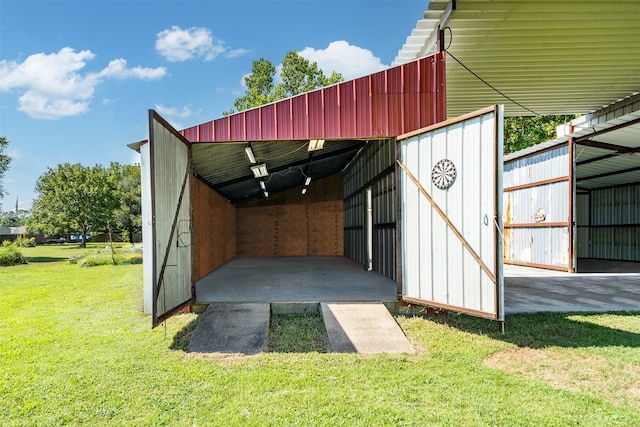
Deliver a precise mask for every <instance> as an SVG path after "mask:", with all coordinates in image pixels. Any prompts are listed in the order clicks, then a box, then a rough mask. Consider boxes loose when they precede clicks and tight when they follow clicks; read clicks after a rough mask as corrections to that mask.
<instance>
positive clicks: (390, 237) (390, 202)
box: [344, 139, 397, 280]
mask: <svg viewBox="0 0 640 427" xmlns="http://www.w3.org/2000/svg"><path fill="white" fill-rule="evenodd" d="M395 161H396V145H395V140H393V139H386V140H375V141H369V142H367V145H366V146H365V147H364V148H363V149H362V150H361V151H360V152H359V153H358V154H357V155H356V157H355V158H354V159H353V160H352V161H351V163H350V164H349V166H347V167H346V168H345V170H344V205H345V223H344V225H345V227H344V229H345V231H344V233H345V255H346V256H347V257H349V258H351V259H352V260H354V261H357V262H359V263H361V264H363V265H368V259H367V258H368V255H367V253H366V252H367V250H366V247H365V221H364V215H365V204H364V194H365V192H366V190H367V189H369V188H370V189H371V196H372V222H373V224H372V228H373V230H372V232H373V242H372V246H373V247H372V249H373V253H372V254H370V255H371V257H372V261H373V271H376V272H378V273H380V274H382V275H383V276H386V277H389V278H390V279H393V280H396V277H397V272H396V209H397V195H396V174H395Z"/></svg>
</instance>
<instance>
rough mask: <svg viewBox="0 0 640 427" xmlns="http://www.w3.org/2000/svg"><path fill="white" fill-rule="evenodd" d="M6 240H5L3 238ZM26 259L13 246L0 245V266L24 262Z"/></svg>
mask: <svg viewBox="0 0 640 427" xmlns="http://www.w3.org/2000/svg"><path fill="white" fill-rule="evenodd" d="M5 242H7V240H5ZM25 262H26V261H25V259H24V258H23V257H22V254H21V253H20V252H19V251H18V249H16V247H15V246H13V245H11V244H9V245H4V244H3V245H2V246H1V247H0V266H3V267H7V266H10V265H19V264H24V263H25Z"/></svg>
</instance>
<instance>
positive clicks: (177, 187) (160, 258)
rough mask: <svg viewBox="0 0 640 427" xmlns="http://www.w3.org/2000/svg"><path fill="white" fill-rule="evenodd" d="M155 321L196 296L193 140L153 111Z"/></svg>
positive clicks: (150, 154)
mask: <svg viewBox="0 0 640 427" xmlns="http://www.w3.org/2000/svg"><path fill="white" fill-rule="evenodd" d="M149 158H150V170H151V218H152V219H151V223H152V224H151V225H152V240H153V243H152V245H151V246H152V252H153V257H152V261H153V269H152V271H153V272H152V276H153V279H152V281H153V295H152V298H153V308H152V318H153V319H152V326H153V327H156V326H157V325H158V324H159V323H161V322H162V321H163V320H165V319H167V318H168V317H171V316H172V315H173V314H174V313H176V312H177V311H179V310H180V309H182V308H184V307H185V306H187V305H189V304H192V303H193V302H194V301H195V285H194V282H193V253H192V250H193V245H192V243H193V242H192V238H193V233H192V207H191V179H192V171H191V144H190V143H189V141H187V140H186V139H185V138H183V137H182V136H181V135H180V134H179V133H178V132H177V131H176V130H175V129H174V128H173V127H172V126H171V125H170V124H169V123H167V122H166V121H165V120H164V119H163V118H162V117H160V115H158V114H157V113H156V112H155V111H153V110H149Z"/></svg>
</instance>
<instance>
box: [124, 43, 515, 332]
mask: <svg viewBox="0 0 640 427" xmlns="http://www.w3.org/2000/svg"><path fill="white" fill-rule="evenodd" d="M444 65H445V64H444V55H443V54H435V55H432V56H429V57H426V58H421V59H418V60H416V61H413V62H410V63H407V64H403V65H400V66H397V67H393V68H390V69H388V70H385V71H382V72H379V73H375V74H373V75H370V76H365V77H361V78H359V79H355V80H352V81H349V82H344V83H340V84H338V85H334V86H331V87H328V88H323V89H319V90H316V91H313V92H309V93H305V94H303V95H299V96H296V97H293V98H290V99H286V100H284V101H279V102H276V103H273V104H269V105H266V106H262V107H258V108H255V109H252V110H248V111H246V112H241V113H237V114H234V115H232V116H228V117H224V118H221V119H218V120H214V121H211V122H207V123H203V124H201V125H198V126H195V127H192V128H189V129H186V130H183V131H181V132H178V131H176V130H174V129H173V128H172V127H171V126H170V125H169V124H168V123H167V122H166V121H165V120H164V119H162V117H160V116H159V115H158V114H157V113H155V112H154V111H150V113H149V140H148V143H145V141H143V142H142V143H138V144H133V146H134V147H135V148H137V149H139V150H140V152H141V159H142V162H141V163H142V174H143V200H144V203H143V205H144V208H143V224H144V225H143V234H144V239H143V240H144V245H145V263H144V270H145V271H144V273H145V274H144V278H145V279H144V280H145V310H146V311H149V312H151V313H152V314H153V324H154V325H157V324H158V323H159V322H161V321H162V320H164V319H165V318H167V317H168V316H170V315H172V314H173V313H175V312H176V311H178V310H180V309H181V308H182V307H184V306H186V305H189V304H192V303H194V302H195V301H196V295H195V289H196V287H195V282H196V281H198V280H199V279H201V278H203V277H204V276H206V275H208V274H209V273H210V272H212V271H213V270H215V269H217V268H219V267H220V266H222V265H224V264H225V263H226V262H228V261H229V260H231V259H232V258H234V257H236V256H248V257H251V256H277V257H283V256H284V257H291V256H297V257H299V256H346V257H348V258H350V259H352V260H355V261H357V262H359V263H361V264H362V266H363V268H365V269H366V270H371V271H373V272H375V273H377V274H381V275H383V276H386V277H388V278H390V279H392V280H394V281H396V283H397V288H398V296H399V298H401V299H404V300H405V301H407V302H411V303H424V304H429V305H437V306H440V307H445V308H450V309H456V310H458V311H465V312H469V313H472V314H476V315H480V316H484V317H489V318H493V319H498V320H502V319H503V311H502V304H501V295H502V290H501V287H502V272H501V266H502V257H501V249H500V246H499V245H500V239H499V238H498V236H499V234H500V229H501V225H500V217H499V212H500V208H499V206H500V203H501V199H500V198H499V197H498V195H499V194H500V188H501V187H500V180H501V169H502V161H501V153H502V127H501V123H502V109H501V107H497V106H496V107H491V108H488V109H483V110H480V111H477V112H476V113H473V114H469V115H466V116H463V117H460V118H459V119H455V120H448V121H447V120H445V116H444V111H445V105H444V99H445V86H444ZM421 147H422V148H421ZM478 160H482V161H483V165H482V166H481V167H480V166H478V165H477V163H478ZM432 163H433V164H432ZM414 174H415V175H414ZM452 174H453V178H452ZM416 177H417V178H416ZM478 183H483V184H482V185H483V187H478ZM486 190H489V191H486ZM483 195H487V197H486V198H485V197H484V196H483ZM470 198H473V199H475V200H476V202H475V203H474V204H475V208H474V209H473V210H468V211H467V212H466V213H465V214H461V213H462V212H463V204H464V203H469V201H470ZM425 203H426V204H425ZM427 217H428V218H431V221H432V222H433V224H431V225H430V226H429V227H428V228H427V227H423V228H422V229H421V231H420V235H421V236H422V237H424V239H422V238H421V239H416V238H415V236H416V234H415V233H414V232H413V230H412V227H413V226H414V225H416V224H417V223H420V222H421V221H423V219H424V218H427ZM447 248H448V249H447ZM443 249H444V251H443ZM429 253H433V254H434V255H437V256H438V257H442V260H440V261H443V262H445V261H446V258H447V257H449V256H456V257H460V259H461V264H460V265H459V266H458V267H460V268H458V267H455V268H454V267H453V266H452V267H451V268H445V269H444V270H443V269H442V268H440V267H441V265H442V263H441V262H440V261H438V263H434V264H432V265H431V264H430V265H431V266H430V267H429V266H426V265H424V266H421V268H420V273H419V275H418V276H415V275H414V274H413V272H414V267H416V265H417V264H416V263H420V262H421V261H420V260H421V257H425V256H428V255H427V254H429ZM372 274H374V273H372ZM461 275H462V276H461ZM341 286H349V284H348V283H344V284H342V285H341Z"/></svg>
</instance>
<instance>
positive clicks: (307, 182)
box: [304, 176, 311, 185]
mask: <svg viewBox="0 0 640 427" xmlns="http://www.w3.org/2000/svg"><path fill="white" fill-rule="evenodd" d="M310 183H311V177H310V176H308V177H307V179H305V180H304V185H309V184H310Z"/></svg>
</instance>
